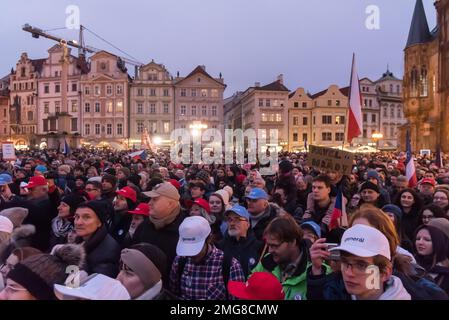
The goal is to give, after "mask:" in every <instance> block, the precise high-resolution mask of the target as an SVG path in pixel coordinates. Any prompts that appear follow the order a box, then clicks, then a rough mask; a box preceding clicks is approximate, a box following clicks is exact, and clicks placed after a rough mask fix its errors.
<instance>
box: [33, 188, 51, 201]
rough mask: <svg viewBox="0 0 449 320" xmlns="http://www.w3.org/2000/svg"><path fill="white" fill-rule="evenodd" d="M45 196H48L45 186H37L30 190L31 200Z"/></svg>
mask: <svg viewBox="0 0 449 320" xmlns="http://www.w3.org/2000/svg"><path fill="white" fill-rule="evenodd" d="M46 195H48V187H46V186H37V187H34V188H32V189H31V190H30V197H31V198H32V199H38V198H41V197H43V196H46Z"/></svg>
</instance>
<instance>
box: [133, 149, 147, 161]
mask: <svg viewBox="0 0 449 320" xmlns="http://www.w3.org/2000/svg"><path fill="white" fill-rule="evenodd" d="M129 156H130V157H131V158H133V159H137V160H139V159H140V160H146V159H147V152H146V151H145V150H140V151H136V152H133V153H130V154H129Z"/></svg>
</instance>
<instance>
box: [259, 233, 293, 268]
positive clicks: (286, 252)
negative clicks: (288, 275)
mask: <svg viewBox="0 0 449 320" xmlns="http://www.w3.org/2000/svg"><path fill="white" fill-rule="evenodd" d="M266 244H267V247H268V252H269V253H271V255H272V257H273V260H274V262H276V264H287V263H289V262H290V261H291V256H292V252H293V250H297V246H296V241H293V242H281V241H280V240H279V239H278V238H277V237H274V236H273V235H271V234H267V235H266Z"/></svg>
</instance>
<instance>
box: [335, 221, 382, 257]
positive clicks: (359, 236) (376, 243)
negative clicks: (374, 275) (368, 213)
mask: <svg viewBox="0 0 449 320" xmlns="http://www.w3.org/2000/svg"><path fill="white" fill-rule="evenodd" d="M337 250H338V251H345V252H348V253H350V254H353V255H355V256H358V257H364V258H368V257H374V256H377V255H381V256H384V257H385V258H387V259H388V260H391V253H390V244H389V243H388V239H387V237H385V235H384V234H383V233H382V232H380V231H379V230H377V229H376V228H373V227H369V226H366V225H363V224H356V225H354V226H352V227H351V228H349V229H348V230H346V231H345V233H344V234H343V237H342V238H341V243H340V245H339V246H338V247H335V248H332V249H330V250H329V251H337Z"/></svg>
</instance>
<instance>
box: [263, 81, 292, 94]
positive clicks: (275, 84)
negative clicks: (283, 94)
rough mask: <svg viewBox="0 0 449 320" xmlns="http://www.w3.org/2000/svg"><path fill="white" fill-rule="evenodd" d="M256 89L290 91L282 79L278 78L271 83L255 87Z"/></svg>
mask: <svg viewBox="0 0 449 320" xmlns="http://www.w3.org/2000/svg"><path fill="white" fill-rule="evenodd" d="M254 90H263V91H287V92H288V91H290V90H288V88H287V87H286V86H284V85H283V84H282V83H281V81H279V80H276V81H274V82H272V83H270V84H267V85H265V86H263V87H254Z"/></svg>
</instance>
